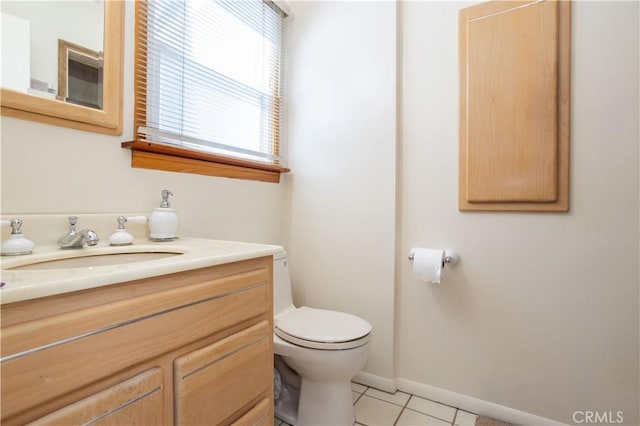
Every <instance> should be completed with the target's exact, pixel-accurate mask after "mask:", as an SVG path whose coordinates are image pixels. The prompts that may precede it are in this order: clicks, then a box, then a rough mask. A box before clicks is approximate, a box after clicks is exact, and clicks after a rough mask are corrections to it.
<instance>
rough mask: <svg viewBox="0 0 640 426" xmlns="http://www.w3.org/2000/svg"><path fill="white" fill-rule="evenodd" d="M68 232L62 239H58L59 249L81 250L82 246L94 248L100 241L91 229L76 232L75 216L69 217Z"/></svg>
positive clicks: (76, 218)
mask: <svg viewBox="0 0 640 426" xmlns="http://www.w3.org/2000/svg"><path fill="white" fill-rule="evenodd" d="M68 219H69V232H68V233H67V235H65V236H64V237H61V238H59V239H58V245H59V246H60V248H63V249H67V248H81V247H84V245H85V244H86V245H88V246H95V245H96V244H98V241H100V238H98V234H96V233H95V232H94V231H92V230H91V229H83V230H81V231H76V222H77V221H78V217H77V216H69V218H68Z"/></svg>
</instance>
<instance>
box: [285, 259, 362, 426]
mask: <svg viewBox="0 0 640 426" xmlns="http://www.w3.org/2000/svg"><path fill="white" fill-rule="evenodd" d="M273 262H274V265H273V266H274V269H273V277H274V280H273V281H274V282H273V315H274V321H273V322H274V336H273V347H274V352H275V355H276V356H275V371H274V376H275V377H274V388H275V414H276V417H278V418H280V419H281V420H284V421H286V422H287V423H289V424H293V425H296V426H298V425H335V426H339V425H353V422H354V421H355V411H354V408H353V401H352V394H351V379H353V377H354V376H355V375H356V374H357V373H358V372H359V371H360V370H361V369H362V367H364V364H365V362H366V361H367V356H368V355H369V339H370V337H371V324H369V323H368V322H367V321H365V320H363V319H362V318H359V317H357V316H355V315H351V314H347V313H344V312H337V311H329V310H324V309H314V308H309V307H305V306H303V307H299V308H297V307H295V306H294V305H293V300H292V297H291V283H290V280H289V270H288V267H287V254H286V252H281V253H279V254H276V255H274V256H273Z"/></svg>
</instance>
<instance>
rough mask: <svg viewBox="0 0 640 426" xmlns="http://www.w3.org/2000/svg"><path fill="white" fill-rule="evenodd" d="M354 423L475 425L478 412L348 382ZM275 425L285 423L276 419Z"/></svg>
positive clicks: (371, 424) (377, 425) (376, 424)
mask: <svg viewBox="0 0 640 426" xmlns="http://www.w3.org/2000/svg"><path fill="white" fill-rule="evenodd" d="M351 390H352V393H353V404H354V405H355V409H356V423H355V424H356V425H365V426H396V425H397V426H441V425H449V426H474V425H475V424H476V418H477V416H476V415H475V414H473V413H469V412H466V411H463V410H460V409H458V408H455V407H450V406H448V405H444V404H440V403H438V402H436V401H431V400H428V399H424V398H420V397H418V396H415V395H410V394H408V393H404V392H400V391H398V392H396V393H394V394H391V393H387V392H382V391H379V390H377V389H373V388H370V387H367V386H364V385H361V384H358V383H352V384H351ZM275 426H287V424H286V423H284V422H282V421H280V420H278V419H277V418H276V419H275Z"/></svg>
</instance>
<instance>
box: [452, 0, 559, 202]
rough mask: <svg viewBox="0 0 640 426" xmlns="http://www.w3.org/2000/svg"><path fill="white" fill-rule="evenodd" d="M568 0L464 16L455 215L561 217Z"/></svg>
mask: <svg viewBox="0 0 640 426" xmlns="http://www.w3.org/2000/svg"><path fill="white" fill-rule="evenodd" d="M570 14H571V3H570V2H569V1H555V0H542V1H492V2H487V3H481V4H478V5H475V6H472V7H469V8H466V9H462V10H461V11H460V22H459V31H460V39H459V42H460V46H459V48H460V174H459V179H460V181H459V208H460V210H493V211H500V210H506V211H566V210H568V196H569V78H570V56H569V53H570V50H569V49H570Z"/></svg>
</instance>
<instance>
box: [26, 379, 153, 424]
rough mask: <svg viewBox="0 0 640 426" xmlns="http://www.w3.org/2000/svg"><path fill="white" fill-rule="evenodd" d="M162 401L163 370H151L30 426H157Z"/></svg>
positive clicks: (38, 420) (49, 415)
mask: <svg viewBox="0 0 640 426" xmlns="http://www.w3.org/2000/svg"><path fill="white" fill-rule="evenodd" d="M162 402H163V386H162V370H161V369H160V368H153V369H151V370H148V371H145V372H144V373H141V374H139V375H137V376H135V377H132V378H131V379H129V380H127V381H125V382H122V383H118V384H117V385H115V386H112V387H110V388H108V389H105V390H103V391H102V392H99V393H97V394H95V395H91V396H90V397H88V398H85V399H82V400H80V401H78V402H75V403H73V404H71V405H69V406H66V407H64V408H61V409H60V410H57V411H54V412H53V413H51V414H48V415H46V416H44V417H42V418H40V419H37V420H35V421H33V422H32V423H29V424H30V425H72V424H89V423H90V424H92V425H99V426H119V425H160V424H162V423H163V411H164V410H163V406H162Z"/></svg>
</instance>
